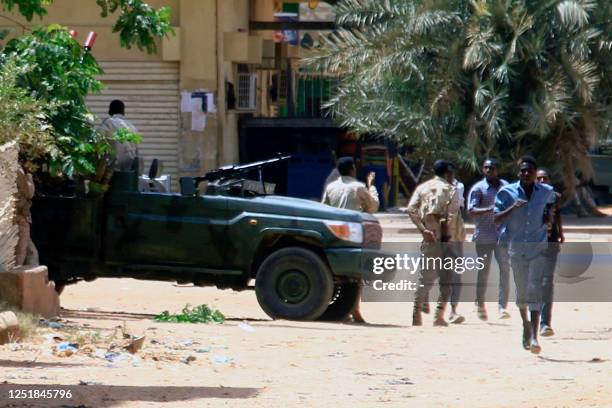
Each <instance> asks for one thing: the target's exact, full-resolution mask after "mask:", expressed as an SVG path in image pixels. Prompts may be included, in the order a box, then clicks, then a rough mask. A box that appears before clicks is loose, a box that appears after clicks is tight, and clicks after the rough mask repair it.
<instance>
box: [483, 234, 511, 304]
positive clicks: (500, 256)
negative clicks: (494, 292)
mask: <svg viewBox="0 0 612 408" xmlns="http://www.w3.org/2000/svg"><path fill="white" fill-rule="evenodd" d="M492 255H495V260H496V261H497V265H498V266H499V290H498V303H499V307H500V308H501V309H505V308H506V307H508V295H509V293H510V258H509V256H508V248H507V247H506V246H504V245H499V244H479V243H476V256H478V257H479V258H484V261H483V263H484V268H482V269H480V270H479V271H478V279H477V281H476V303H477V304H479V303H484V302H485V295H486V291H487V284H488V282H489V272H490V270H491V258H492Z"/></svg>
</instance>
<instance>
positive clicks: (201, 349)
mask: <svg viewBox="0 0 612 408" xmlns="http://www.w3.org/2000/svg"><path fill="white" fill-rule="evenodd" d="M209 351H210V346H206V347H201V348H199V349H197V350H196V353H208V352H209Z"/></svg>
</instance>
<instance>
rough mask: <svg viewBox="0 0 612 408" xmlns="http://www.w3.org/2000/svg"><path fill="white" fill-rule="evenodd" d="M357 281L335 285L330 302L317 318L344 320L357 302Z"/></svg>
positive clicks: (331, 320) (328, 320)
mask: <svg viewBox="0 0 612 408" xmlns="http://www.w3.org/2000/svg"><path fill="white" fill-rule="evenodd" d="M359 294H360V290H359V283H357V282H345V283H340V284H338V285H336V287H335V288H334V296H333V298H332V301H331V303H330V304H329V306H328V307H327V309H326V310H325V312H323V314H322V315H321V317H319V320H323V321H327V322H337V321H343V320H345V319H346V318H347V317H348V316H349V315H350V314H351V312H352V311H353V309H354V308H355V306H356V305H357V302H359Z"/></svg>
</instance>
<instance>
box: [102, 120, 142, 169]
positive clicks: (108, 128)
mask: <svg viewBox="0 0 612 408" xmlns="http://www.w3.org/2000/svg"><path fill="white" fill-rule="evenodd" d="M119 129H129V130H130V131H131V132H133V133H137V132H138V129H136V126H134V125H132V124H131V123H130V122H129V121H128V120H127V119H125V117H124V116H123V115H113V116H111V117H109V118H106V119H105V120H104V121H103V122H102V125H100V132H102V133H104V134H105V135H106V137H108V138H112V136H113V134H114V133H115V132H116V131H117V130H119ZM111 144H112V145H113V148H114V149H115V154H116V158H117V161H116V162H115V169H116V170H122V171H126V170H130V169H131V168H132V163H133V162H134V158H136V157H138V147H137V146H136V144H134V143H130V142H125V143H119V142H116V141H111Z"/></svg>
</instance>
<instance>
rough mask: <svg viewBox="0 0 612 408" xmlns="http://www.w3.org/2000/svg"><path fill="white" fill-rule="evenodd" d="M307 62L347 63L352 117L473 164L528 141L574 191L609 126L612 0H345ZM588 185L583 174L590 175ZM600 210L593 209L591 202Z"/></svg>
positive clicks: (510, 153)
mask: <svg viewBox="0 0 612 408" xmlns="http://www.w3.org/2000/svg"><path fill="white" fill-rule="evenodd" d="M336 9H337V18H338V23H339V25H341V26H342V27H343V28H342V29H340V30H338V31H337V32H335V33H334V34H332V35H331V36H329V38H328V39H327V42H326V44H325V47H324V48H323V49H322V50H320V52H319V54H318V55H316V56H315V57H313V58H312V59H311V60H310V61H309V63H310V64H313V65H314V66H317V67H318V68H319V69H325V70H328V71H332V72H338V73H342V74H344V76H343V79H342V81H341V86H340V88H339V91H338V94H337V95H336V97H335V98H334V99H333V100H332V101H331V102H330V108H331V111H332V113H333V115H334V117H336V118H337V119H338V120H339V121H340V122H341V123H342V124H343V125H344V126H347V127H349V128H351V129H354V130H355V131H357V132H361V133H378V134H381V135H384V136H387V137H390V138H393V139H395V140H397V141H399V142H400V143H407V144H410V145H413V146H415V147H416V152H415V154H416V155H417V156H418V157H419V158H421V159H429V158H431V157H433V156H440V155H442V156H446V157H449V158H452V159H454V160H455V161H457V162H459V163H461V164H462V165H463V166H464V167H465V168H467V169H472V170H475V169H476V168H477V167H478V160H479V159H481V158H482V157H483V156H486V155H496V156H500V157H502V158H503V159H504V161H505V162H506V163H513V162H514V160H516V159H517V158H518V157H519V156H520V155H521V154H523V153H526V152H530V153H532V154H534V155H536V156H537V157H538V158H539V159H540V161H541V162H542V163H543V164H544V165H546V166H547V167H548V168H549V170H550V171H551V172H552V174H553V175H556V176H557V177H558V178H559V179H561V180H562V186H563V189H564V193H565V197H575V196H576V185H577V183H576V177H577V176H578V177H579V178H580V179H581V180H582V181H584V180H588V179H589V178H590V176H591V173H592V170H591V166H590V160H589V158H588V151H589V149H590V148H591V147H592V145H593V143H594V141H595V138H596V137H597V136H598V135H600V134H601V133H602V131H603V130H604V129H607V128H608V127H609V123H610V118H611V117H610V113H609V111H610V110H609V109H608V108H609V105H610V97H609V96H608V95H609V94H610V90H611V89H612V82H611V79H610V78H611V77H610V76H609V75H608V73H609V72H608V71H609V70H610V69H611V68H610V62H612V61H610V57H611V55H612V54H611V51H612V37H611V36H612V30H611V29H612V23H611V18H610V17H612V3H611V2H609V1H608V0H472V1H466V0H342V1H340V2H339V3H338V4H337V6H336ZM582 184H584V183H582ZM590 210H591V211H590V212H591V213H593V212H595V209H590Z"/></svg>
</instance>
